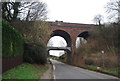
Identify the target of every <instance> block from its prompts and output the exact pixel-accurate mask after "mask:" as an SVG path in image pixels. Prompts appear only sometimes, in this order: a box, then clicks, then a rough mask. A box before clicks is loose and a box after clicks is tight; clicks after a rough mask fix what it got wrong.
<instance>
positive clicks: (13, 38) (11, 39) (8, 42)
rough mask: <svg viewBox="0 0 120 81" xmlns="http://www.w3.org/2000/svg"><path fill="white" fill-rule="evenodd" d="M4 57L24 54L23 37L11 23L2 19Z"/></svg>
mask: <svg viewBox="0 0 120 81" xmlns="http://www.w3.org/2000/svg"><path fill="white" fill-rule="evenodd" d="M2 26H3V27H2V32H3V33H2V44H3V45H2V47H3V49H2V57H15V56H22V54H23V42H24V41H23V37H22V35H21V33H20V32H18V31H17V30H16V29H14V28H13V27H12V26H11V25H10V23H8V22H7V21H5V20H2Z"/></svg>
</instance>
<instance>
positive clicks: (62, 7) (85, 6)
mask: <svg viewBox="0 0 120 81" xmlns="http://www.w3.org/2000/svg"><path fill="white" fill-rule="evenodd" d="M41 1H43V2H45V3H46V4H47V10H48V15H47V16H48V21H56V20H58V21H63V22H70V23H83V24H95V23H94V22H93V18H94V17H95V16H96V15H98V14H101V15H103V17H104V22H107V18H106V17H107V13H106V12H105V11H106V9H105V6H106V4H107V3H108V2H109V1H110V0H41ZM78 40H79V39H78ZM50 41H51V43H49V44H52V45H53V46H55V47H57V46H58V47H61V46H63V47H64V46H66V45H67V43H66V42H65V40H64V39H63V38H60V37H53V38H51V39H50ZM62 43H63V45H61V44H62ZM76 43H77V44H79V42H76ZM77 47H78V45H77ZM60 53H61V54H62V53H64V51H52V50H51V51H50V55H55V56H60Z"/></svg>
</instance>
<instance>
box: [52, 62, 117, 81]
mask: <svg viewBox="0 0 120 81" xmlns="http://www.w3.org/2000/svg"><path fill="white" fill-rule="evenodd" d="M51 62H52V63H53V68H54V77H55V79H118V78H117V77H114V76H110V75H106V74H102V73H98V72H93V71H89V70H85V69H82V68H78V67H74V66H71V65H67V64H64V63H62V62H59V61H56V60H51ZM90 81H91V80H90ZM105 81H106V80H105ZM107 81H118V80H107Z"/></svg>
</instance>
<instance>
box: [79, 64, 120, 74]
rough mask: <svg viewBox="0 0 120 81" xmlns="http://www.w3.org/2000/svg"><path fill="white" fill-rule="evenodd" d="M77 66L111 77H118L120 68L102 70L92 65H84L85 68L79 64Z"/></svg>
mask: <svg viewBox="0 0 120 81" xmlns="http://www.w3.org/2000/svg"><path fill="white" fill-rule="evenodd" d="M79 66H80V67H84V68H87V69H91V70H96V71H101V72H105V73H109V74H112V75H116V76H120V67H116V68H108V69H103V68H101V67H98V66H93V65H86V66H85V65H82V64H79Z"/></svg>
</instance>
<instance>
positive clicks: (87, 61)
mask: <svg viewBox="0 0 120 81" xmlns="http://www.w3.org/2000/svg"><path fill="white" fill-rule="evenodd" d="M85 64H87V65H94V61H93V60H92V59H89V58H88V59H85Z"/></svg>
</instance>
